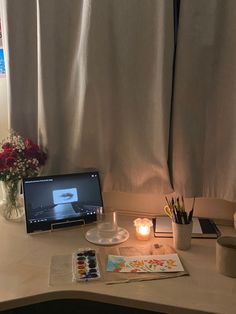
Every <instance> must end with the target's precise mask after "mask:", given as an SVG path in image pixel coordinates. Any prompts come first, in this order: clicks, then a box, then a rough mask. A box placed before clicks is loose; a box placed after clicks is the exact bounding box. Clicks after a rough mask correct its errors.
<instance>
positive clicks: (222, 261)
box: [216, 236, 236, 277]
mask: <svg viewBox="0 0 236 314" xmlns="http://www.w3.org/2000/svg"><path fill="white" fill-rule="evenodd" d="M216 269H217V271H218V272H219V273H221V274H223V275H225V276H228V277H236V237H230V236H221V237H219V238H218V239H217V241H216Z"/></svg>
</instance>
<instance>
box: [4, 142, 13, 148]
mask: <svg viewBox="0 0 236 314" xmlns="http://www.w3.org/2000/svg"><path fill="white" fill-rule="evenodd" d="M11 147H12V144H11V143H9V142H6V143H4V144H3V145H2V149H6V148H11Z"/></svg>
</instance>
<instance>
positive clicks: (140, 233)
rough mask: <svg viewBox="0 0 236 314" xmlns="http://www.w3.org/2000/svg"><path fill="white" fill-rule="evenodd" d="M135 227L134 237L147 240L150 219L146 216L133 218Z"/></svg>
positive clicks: (148, 237)
mask: <svg viewBox="0 0 236 314" xmlns="http://www.w3.org/2000/svg"><path fill="white" fill-rule="evenodd" d="M134 225H135V227H136V237H137V239H138V240H149V239H150V235H151V227H152V221H151V220H150V219H147V218H143V219H142V218H137V219H135V220H134Z"/></svg>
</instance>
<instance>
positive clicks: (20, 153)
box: [0, 131, 47, 220]
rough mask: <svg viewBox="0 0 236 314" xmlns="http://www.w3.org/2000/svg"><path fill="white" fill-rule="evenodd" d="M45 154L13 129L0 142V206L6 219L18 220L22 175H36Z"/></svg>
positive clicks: (20, 212)
mask: <svg viewBox="0 0 236 314" xmlns="http://www.w3.org/2000/svg"><path fill="white" fill-rule="evenodd" d="M46 159H47V154H46V153H45V152H44V151H43V150H42V149H41V148H40V147H39V146H38V145H37V144H34V143H33V142H32V141H31V140H30V139H29V138H26V139H24V138H23V137H21V136H20V135H18V134H17V133H15V132H14V131H11V132H10V135H9V137H8V138H6V139H5V140H3V142H2V143H1V144H0V180H1V181H2V185H3V190H4V194H5V195H4V200H3V204H2V206H1V209H2V215H3V217H5V218H6V219H14V220H20V219H21V218H22V217H23V214H24V210H23V206H22V203H21V202H20V197H19V196H20V182H21V179H22V178H24V177H32V176H36V175H38V173H39V171H40V168H41V166H43V165H44V164H45V162H46Z"/></svg>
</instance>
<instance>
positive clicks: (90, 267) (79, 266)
mask: <svg viewBox="0 0 236 314" xmlns="http://www.w3.org/2000/svg"><path fill="white" fill-rule="evenodd" d="M72 276H73V278H72V280H73V281H82V282H83V281H89V280H97V279H99V278H100V277H101V274H100V271H99V265H98V258H97V253H96V250H94V249H91V248H80V249H78V250H77V251H75V252H73V254H72Z"/></svg>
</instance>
